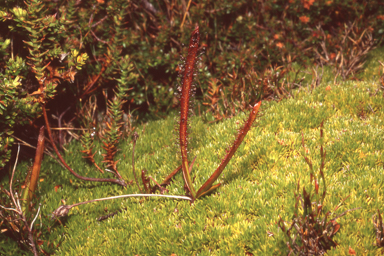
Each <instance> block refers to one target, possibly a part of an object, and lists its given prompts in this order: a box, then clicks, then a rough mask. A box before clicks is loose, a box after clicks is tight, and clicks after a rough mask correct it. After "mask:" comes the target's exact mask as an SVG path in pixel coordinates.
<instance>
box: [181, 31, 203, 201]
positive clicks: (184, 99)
mask: <svg viewBox="0 0 384 256" xmlns="http://www.w3.org/2000/svg"><path fill="white" fill-rule="evenodd" d="M199 42H200V31H199V26H198V25H197V24H196V27H195V30H194V31H193V32H192V35H191V40H190V41H189V48H188V56H187V60H186V62H185V64H186V65H185V70H184V74H183V80H182V89H181V97H180V128H179V135H180V140H179V143H180V153H181V158H182V171H183V178H184V182H185V185H186V187H187V189H188V190H189V192H190V193H191V195H192V197H193V199H195V196H196V192H195V190H194V188H193V186H192V180H191V176H190V175H189V171H188V169H189V168H188V167H189V164H188V132H187V130H188V113H189V112H190V111H189V109H190V106H189V102H190V98H191V97H192V95H193V94H192V86H193V85H192V82H193V77H194V70H195V65H196V60H197V51H198V48H199Z"/></svg>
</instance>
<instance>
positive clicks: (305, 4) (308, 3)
mask: <svg viewBox="0 0 384 256" xmlns="http://www.w3.org/2000/svg"><path fill="white" fill-rule="evenodd" d="M313 2H315V0H301V3H302V4H303V7H304V8H305V9H307V10H309V8H311V6H312V5H313Z"/></svg>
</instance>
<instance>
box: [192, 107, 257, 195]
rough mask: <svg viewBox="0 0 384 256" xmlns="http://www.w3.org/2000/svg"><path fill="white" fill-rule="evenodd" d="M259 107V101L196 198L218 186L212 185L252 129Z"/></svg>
mask: <svg viewBox="0 0 384 256" xmlns="http://www.w3.org/2000/svg"><path fill="white" fill-rule="evenodd" d="M260 105H261V101H259V102H258V103H257V104H256V105H255V106H254V107H253V109H252V111H251V113H250V114H249V117H248V120H247V121H246V122H245V124H244V127H243V128H242V129H240V131H239V134H238V135H237V138H236V140H235V142H233V145H232V147H231V150H230V151H229V153H228V154H227V155H226V156H225V158H224V159H223V161H221V164H220V165H219V167H218V168H217V169H216V171H215V172H214V173H213V174H212V175H211V177H209V179H208V180H207V181H206V182H205V183H204V185H203V186H201V188H200V189H199V191H197V194H196V198H199V197H201V196H203V195H204V194H206V193H208V192H210V191H212V190H213V189H215V188H217V187H219V186H220V184H217V185H214V186H212V185H213V183H214V182H215V181H216V180H217V179H218V178H219V176H220V174H221V173H222V172H223V170H224V168H225V166H227V164H228V162H229V161H230V160H231V158H232V156H233V154H235V152H236V150H237V148H238V147H239V146H240V144H241V142H243V139H244V137H245V135H247V133H248V131H249V129H251V127H252V123H253V121H255V119H256V115H257V112H259V108H260Z"/></svg>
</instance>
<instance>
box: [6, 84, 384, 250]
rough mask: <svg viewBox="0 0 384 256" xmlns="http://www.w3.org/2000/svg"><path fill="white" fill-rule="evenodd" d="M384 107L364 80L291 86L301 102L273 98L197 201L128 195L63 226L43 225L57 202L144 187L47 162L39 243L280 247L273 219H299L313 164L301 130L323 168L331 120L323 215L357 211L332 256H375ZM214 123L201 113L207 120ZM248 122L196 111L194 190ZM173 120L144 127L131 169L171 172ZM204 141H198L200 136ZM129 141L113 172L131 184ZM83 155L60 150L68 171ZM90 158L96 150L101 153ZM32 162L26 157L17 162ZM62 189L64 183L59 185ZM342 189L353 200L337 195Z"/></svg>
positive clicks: (175, 190) (176, 187) (79, 211)
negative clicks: (299, 193)
mask: <svg viewBox="0 0 384 256" xmlns="http://www.w3.org/2000/svg"><path fill="white" fill-rule="evenodd" d="M383 103H384V99H383V97H382V93H381V92H379V91H377V86H376V85H375V83H373V82H369V81H367V82H356V81H347V82H343V83H341V84H339V85H337V86H334V85H331V84H324V85H321V86H320V87H318V88H316V89H314V90H313V91H312V93H308V91H306V89H302V90H299V91H297V92H295V93H294V98H290V99H286V100H283V101H281V102H279V103H277V102H266V103H265V104H264V105H263V106H264V107H263V116H262V118H261V119H260V120H259V121H258V123H257V126H256V127H255V128H253V129H252V130H250V132H249V134H248V136H247V137H246V139H245V140H244V143H243V144H242V145H241V146H240V147H239V149H238V152H237V155H236V156H235V157H234V159H233V160H232V161H233V162H232V164H231V165H230V166H228V169H227V171H226V174H225V175H223V176H222V177H221V180H222V181H223V185H222V186H221V187H220V189H219V190H217V191H216V192H214V193H213V194H212V195H211V196H209V197H204V198H202V199H201V200H197V201H195V203H194V204H193V205H192V206H190V204H189V202H184V201H174V200H167V199H150V200H147V199H140V198H129V199H121V200H119V201H117V200H116V201H106V202H100V203H97V204H87V205H85V206H82V207H76V208H74V209H73V210H72V211H71V212H70V213H69V216H68V217H67V219H65V220H64V222H63V225H64V226H62V225H59V224H53V223H51V224H48V223H50V222H49V221H48V216H50V214H51V212H52V211H53V210H54V209H56V207H57V204H58V203H60V200H65V202H66V203H76V202H79V201H85V200H90V199H94V198H102V197H107V196H113V195H121V194H131V193H135V192H136V191H137V188H136V187H135V186H134V184H132V185H130V186H128V187H127V188H126V189H125V190H121V189H120V187H118V186H110V185H102V184H100V185H97V186H94V185H91V184H89V183H86V182H83V181H79V180H71V177H70V176H69V173H68V172H66V171H65V170H63V169H62V168H61V167H60V166H59V165H58V164H57V163H56V162H55V161H53V160H51V159H45V161H43V163H42V174H41V175H42V177H43V178H44V181H43V182H42V183H41V184H40V187H39V192H40V193H41V197H40V201H41V202H42V204H43V206H42V212H43V215H42V216H46V217H43V219H42V222H43V223H44V224H43V225H49V226H51V225H52V226H51V228H50V233H49V234H45V237H44V238H43V240H44V241H50V242H51V243H53V246H56V245H57V244H58V243H60V246H59V247H58V249H57V250H58V251H57V252H56V253H57V254H66V255H78V254H79V253H80V254H85V255H87V254H89V255H91V254H103V255H106V254H111V253H112V254H117V255H119V254H121V252H122V251H124V252H130V253H134V254H139V255H142V254H152V253H154V252H156V253H160V254H162V255H170V254H172V253H175V254H177V255H183V254H185V252H189V253H191V254H195V253H196V254H203V255H212V254H213V255H222V254H231V253H232V254H238V253H239V252H240V253H241V252H243V253H245V252H250V253H253V254H254V255H260V254H262V255H276V254H285V252H287V248H286V245H285V244H284V242H283V241H284V234H283V233H282V232H281V231H279V228H278V226H277V224H276V223H277V221H278V220H279V216H281V217H282V218H283V219H290V218H291V217H292V214H293V212H294V205H295V200H294V198H293V197H292V193H293V192H294V191H295V190H296V185H297V181H298V180H300V181H301V182H302V184H308V183H309V176H308V173H307V166H306V165H307V163H306V162H305V160H304V158H303V157H302V156H301V133H303V134H304V138H305V141H306V147H307V149H308V152H309V154H310V158H311V159H312V162H313V164H314V168H318V166H317V165H318V163H321V161H320V160H321V159H320V156H319V155H318V154H316V153H315V152H317V151H318V150H319V147H320V145H321V144H320V139H319V136H318V127H319V125H320V123H321V122H322V121H323V120H326V122H325V123H324V130H325V131H327V132H326V133H325V136H324V149H325V150H326V151H327V159H328V161H327V162H326V163H325V168H324V175H325V178H326V180H327V184H328V186H327V194H328V195H329V196H327V197H326V198H325V203H324V205H326V207H327V209H328V210H330V209H334V208H335V207H336V206H339V209H340V211H341V212H342V211H345V210H348V209H353V208H356V207H361V209H360V210H356V211H353V212H351V213H349V214H348V215H347V216H345V217H343V218H341V219H340V221H339V224H340V225H341V228H340V230H339V232H338V233H337V234H336V235H335V237H334V239H335V241H337V243H338V244H339V245H338V246H337V247H335V248H333V249H332V250H330V251H328V254H329V255H348V251H349V248H350V247H351V248H352V249H353V250H354V251H355V252H356V254H360V255H361V254H367V253H368V254H370V253H372V254H374V253H375V252H376V251H378V250H379V248H377V247H375V246H374V244H373V243H374V242H375V233H374V227H373V225H372V220H371V218H372V215H373V214H375V213H376V212H377V209H382V200H381V199H382V197H383V195H382V191H383V188H382V184H381V182H379V181H380V180H381V176H382V169H383V163H384V159H383V150H384V147H383V145H382V143H381V139H382V137H383V131H384V129H383V128H384V127H383V126H384V123H383V121H382V120H384V119H383V117H384V116H383V115H384V111H383V107H382V106H383ZM362 111H364V113H365V115H364V116H362V115H361V113H362ZM211 118H212V116H210V115H207V116H205V119H206V120H210V119H211ZM244 118H245V116H244V114H240V115H238V116H236V117H234V118H232V119H228V120H225V121H223V122H221V123H218V124H207V123H205V122H204V121H203V120H204V118H203V119H202V118H201V117H192V118H191V127H192V133H191V135H190V136H191V138H192V139H191V154H192V155H197V153H198V155H199V161H198V162H196V164H195V167H194V169H195V172H196V178H195V181H194V182H195V184H196V185H198V186H199V185H202V184H203V182H204V180H205V179H206V177H207V175H209V170H211V167H212V166H214V165H215V164H217V159H218V157H219V156H221V155H222V154H223V153H224V149H225V148H226V144H227V143H229V142H230V141H231V136H228V134H231V133H233V132H235V131H236V129H237V128H239V126H238V124H237V123H239V122H241V120H242V119H244ZM174 123H175V120H174V117H169V118H167V119H165V120H162V121H156V122H151V123H148V124H146V125H145V126H141V127H138V128H137V132H138V134H139V135H140V137H139V138H138V140H137V145H136V152H135V154H136V163H135V166H136V168H137V169H140V170H141V169H148V170H150V175H151V176H152V177H154V178H155V179H160V178H161V177H165V176H166V175H167V174H168V173H170V171H171V170H173V169H174V168H175V167H176V166H175V162H174V160H173V159H174V158H175V152H176V150H177V148H175V147H174V146H173V144H172V132H171V131H172V129H173V127H174ZM204 131H206V132H204ZM197 136H198V139H197V140H193V138H194V137H197ZM132 146H133V145H132V144H130V143H127V144H126V145H125V146H124V145H122V148H121V151H119V152H118V153H117V157H118V158H120V159H121V160H120V161H119V162H118V167H119V170H122V171H121V175H122V176H123V178H124V179H125V180H133V178H134V177H133V173H132V167H131V159H130V157H129V156H130V155H131V153H132V152H131V151H132ZM79 150H81V145H80V144H79V143H72V144H70V145H69V146H68V152H67V153H66V154H65V156H64V157H65V158H66V160H67V161H68V163H69V164H70V165H71V166H77V168H78V169H79V170H81V172H82V173H83V174H87V173H89V172H91V171H92V170H91V169H92V167H91V166H89V165H87V164H86V163H84V161H83V160H82V159H81V157H80V156H79V155H76V154H75V155H73V153H75V152H78V151H79ZM312 152H313V153H312ZM95 157H96V158H98V157H101V156H97V154H96V156H95ZM26 165H27V163H22V164H20V165H19V168H20V169H22V168H25V167H26ZM92 172H94V171H92ZM53 173H54V174H55V176H53ZM183 183H184V181H183V178H182V176H181V175H176V176H175V177H174V181H173V183H171V184H170V185H169V186H168V187H167V189H168V190H169V192H168V194H172V195H182V194H184V192H183V190H182V189H181V187H182V184H183ZM153 185H154V184H153ZM55 186H60V187H59V188H58V189H57V191H55ZM346 195H349V197H348V199H347V200H345V201H342V199H343V198H345V197H346ZM340 203H342V204H340ZM121 208H123V209H125V210H123V212H122V213H120V214H118V215H116V216H115V217H114V218H112V219H108V220H106V221H104V222H97V221H96V220H95V219H96V218H98V217H100V216H101V215H104V214H105V210H106V211H107V212H109V211H116V210H118V209H121ZM327 209H324V210H327ZM37 224H38V225H39V223H37ZM35 225H36V224H35ZM63 234H64V237H63ZM2 241H4V240H2ZM8 241H9V240H8ZM44 246H47V245H44ZM43 248H46V247H43Z"/></svg>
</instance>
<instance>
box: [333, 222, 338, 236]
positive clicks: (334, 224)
mask: <svg viewBox="0 0 384 256" xmlns="http://www.w3.org/2000/svg"><path fill="white" fill-rule="evenodd" d="M332 224H333V234H332V235H334V234H336V232H337V231H339V229H340V224H338V223H337V222H336V221H332Z"/></svg>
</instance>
